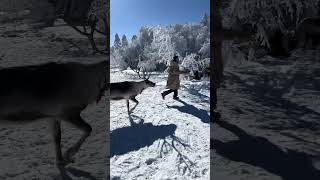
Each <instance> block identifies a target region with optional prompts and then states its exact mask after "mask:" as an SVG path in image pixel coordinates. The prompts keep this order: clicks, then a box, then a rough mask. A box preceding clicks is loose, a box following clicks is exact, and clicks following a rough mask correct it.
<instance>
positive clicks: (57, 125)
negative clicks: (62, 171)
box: [52, 119, 64, 167]
mask: <svg viewBox="0 0 320 180" xmlns="http://www.w3.org/2000/svg"><path fill="white" fill-rule="evenodd" d="M52 135H53V140H54V146H55V151H56V164H57V166H58V167H61V166H63V165H64V161H63V158H62V153H61V122H60V120H56V119H54V120H53V121H52Z"/></svg>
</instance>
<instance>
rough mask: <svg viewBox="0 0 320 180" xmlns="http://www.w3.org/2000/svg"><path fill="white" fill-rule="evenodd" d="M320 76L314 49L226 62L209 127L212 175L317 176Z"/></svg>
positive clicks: (290, 179)
mask: <svg viewBox="0 0 320 180" xmlns="http://www.w3.org/2000/svg"><path fill="white" fill-rule="evenodd" d="M319 77H320V52H319V50H314V51H312V50H310V51H301V50H298V51H296V52H295V53H294V54H293V55H292V56H291V57H290V58H288V59H276V58H271V57H265V58H262V59H258V60H256V61H254V62H243V63H242V64H239V63H238V64H237V63H235V65H234V66H230V67H228V68H227V69H226V71H225V79H224V84H223V86H222V88H221V89H220V91H219V96H218V97H219V101H218V103H219V104H218V107H219V109H220V111H221V122H220V123H217V124H213V128H212V129H213V131H212V132H211V138H213V140H212V141H211V143H212V148H213V151H212V152H211V155H212V157H211V162H212V166H211V175H212V177H213V179H216V180H281V179H283V180H302V179H306V180H318V179H320V139H319V133H320V79H319Z"/></svg>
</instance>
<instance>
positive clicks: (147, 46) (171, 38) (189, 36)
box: [111, 15, 210, 71]
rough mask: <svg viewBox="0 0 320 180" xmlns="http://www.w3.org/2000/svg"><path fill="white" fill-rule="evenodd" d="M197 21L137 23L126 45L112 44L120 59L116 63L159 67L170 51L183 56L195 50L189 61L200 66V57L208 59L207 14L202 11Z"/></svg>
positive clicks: (136, 66)
mask: <svg viewBox="0 0 320 180" xmlns="http://www.w3.org/2000/svg"><path fill="white" fill-rule="evenodd" d="M201 22H202V24H201ZM201 22H200V21H199V23H192V24H174V25H169V26H145V27H141V28H140V30H139V33H138V34H137V35H134V36H133V37H132V40H131V42H130V43H128V46H125V45H123V44H126V43H124V42H122V45H121V48H116V46H117V45H116V43H115V44H114V49H115V51H117V54H118V55H120V56H121V59H122V60H121V62H119V63H121V64H122V65H124V64H126V67H130V68H132V69H135V70H140V69H141V68H142V67H143V69H148V70H151V69H153V70H158V71H163V70H164V69H165V68H166V66H167V65H168V62H170V60H171V59H172V58H173V56H174V55H179V56H181V58H182V59H183V58H184V57H185V56H186V55H187V54H189V55H190V54H195V55H196V57H197V58H195V59H193V63H194V64H196V63H199V64H198V65H195V66H199V67H200V66H201V67H202V66H203V64H204V63H203V61H204V59H206V60H208V58H209V56H210V52H209V51H210V48H209V47H210V36H209V29H208V23H209V17H208V16H207V15H204V17H203V19H202V21H201ZM111 53H112V52H111ZM190 58H192V57H191V56H190V57H189V59H190ZM146 66H149V67H148V68H147V67H146ZM207 67H208V64H207ZM124 68H125V67H124ZM200 69H201V68H200Z"/></svg>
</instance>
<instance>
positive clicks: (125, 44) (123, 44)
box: [121, 35, 129, 47]
mask: <svg viewBox="0 0 320 180" xmlns="http://www.w3.org/2000/svg"><path fill="white" fill-rule="evenodd" d="M128 44H129V43H128V40H127V36H126V35H122V38H121V46H122V47H127V46H128Z"/></svg>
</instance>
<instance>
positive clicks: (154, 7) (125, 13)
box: [110, 0, 210, 45]
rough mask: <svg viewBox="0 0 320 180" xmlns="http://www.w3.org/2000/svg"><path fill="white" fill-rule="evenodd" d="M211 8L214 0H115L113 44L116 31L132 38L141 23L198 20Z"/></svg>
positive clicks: (113, 7)
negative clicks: (211, 1) (211, 2)
mask: <svg viewBox="0 0 320 180" xmlns="http://www.w3.org/2000/svg"><path fill="white" fill-rule="evenodd" d="M209 12H210V0H111V1H110V21H111V22H110V35H111V37H110V41H111V42H110V44H111V45H112V44H113V42H114V36H115V34H116V33H118V34H119V36H120V39H121V36H122V35H123V34H125V35H126V36H127V38H128V40H129V41H130V40H131V37H132V36H133V35H134V34H137V33H138V31H139V29H140V27H141V26H145V25H169V24H181V23H191V22H198V21H200V19H201V17H202V16H203V15H204V13H207V14H208V15H209Z"/></svg>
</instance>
